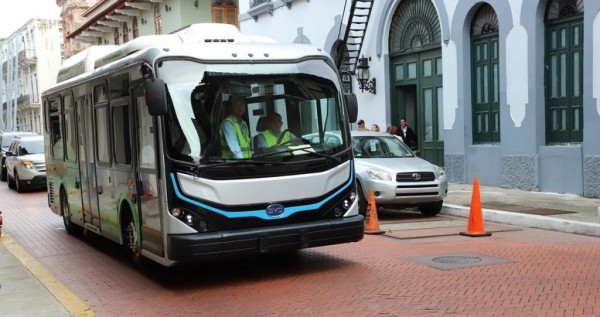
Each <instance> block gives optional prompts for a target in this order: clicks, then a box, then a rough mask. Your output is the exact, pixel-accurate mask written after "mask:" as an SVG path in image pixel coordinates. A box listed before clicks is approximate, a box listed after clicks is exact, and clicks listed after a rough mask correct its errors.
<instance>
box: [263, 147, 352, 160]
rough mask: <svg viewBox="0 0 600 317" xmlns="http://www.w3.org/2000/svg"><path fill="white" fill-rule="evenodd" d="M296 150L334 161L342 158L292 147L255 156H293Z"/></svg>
mask: <svg viewBox="0 0 600 317" xmlns="http://www.w3.org/2000/svg"><path fill="white" fill-rule="evenodd" d="M296 151H302V152H303V153H306V154H307V155H309V156H314V157H319V158H325V159H328V160H330V161H333V162H334V163H338V164H339V163H340V162H341V161H342V160H341V159H340V158H339V157H336V156H333V155H329V154H325V153H320V152H315V151H310V150H308V149H307V148H291V149H283V150H281V151H276V152H271V153H265V154H261V155H257V156H254V157H267V156H274V155H278V154H291V156H294V155H295V154H297V153H296ZM345 151H347V150H344V151H342V152H340V153H343V152H345Z"/></svg>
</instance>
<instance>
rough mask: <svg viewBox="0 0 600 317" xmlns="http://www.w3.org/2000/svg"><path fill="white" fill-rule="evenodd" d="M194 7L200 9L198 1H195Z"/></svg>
mask: <svg viewBox="0 0 600 317" xmlns="http://www.w3.org/2000/svg"><path fill="white" fill-rule="evenodd" d="M194 7H196V9H198V0H196V1H194Z"/></svg>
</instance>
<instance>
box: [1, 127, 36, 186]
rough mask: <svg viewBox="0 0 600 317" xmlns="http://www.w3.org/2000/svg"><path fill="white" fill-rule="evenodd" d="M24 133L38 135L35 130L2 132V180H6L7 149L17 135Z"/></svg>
mask: <svg viewBox="0 0 600 317" xmlns="http://www.w3.org/2000/svg"><path fill="white" fill-rule="evenodd" d="M22 135H37V133H34V132H25V131H2V132H0V145H1V147H0V166H2V171H1V172H0V180H1V181H6V154H5V153H6V150H8V147H9V146H10V143H11V142H12V140H13V139H14V138H15V137H16V136H22Z"/></svg>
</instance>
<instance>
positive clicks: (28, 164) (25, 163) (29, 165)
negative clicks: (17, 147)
mask: <svg viewBox="0 0 600 317" xmlns="http://www.w3.org/2000/svg"><path fill="white" fill-rule="evenodd" d="M20 163H21V165H23V167H25V168H26V169H33V162H32V161H21V162H20Z"/></svg>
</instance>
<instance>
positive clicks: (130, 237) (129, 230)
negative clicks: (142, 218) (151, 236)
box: [121, 207, 145, 265]
mask: <svg viewBox="0 0 600 317" xmlns="http://www.w3.org/2000/svg"><path fill="white" fill-rule="evenodd" d="M121 213H124V214H125V216H124V218H122V219H123V220H122V222H121V228H123V246H124V247H125V249H126V251H127V252H128V253H129V256H130V257H131V260H132V261H133V263H135V264H136V265H143V264H144V263H145V261H144V257H143V256H142V252H141V249H140V246H139V245H140V243H139V241H138V238H139V232H138V229H137V226H136V225H135V220H134V218H133V214H132V213H131V210H129V208H126V207H122V210H121Z"/></svg>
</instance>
